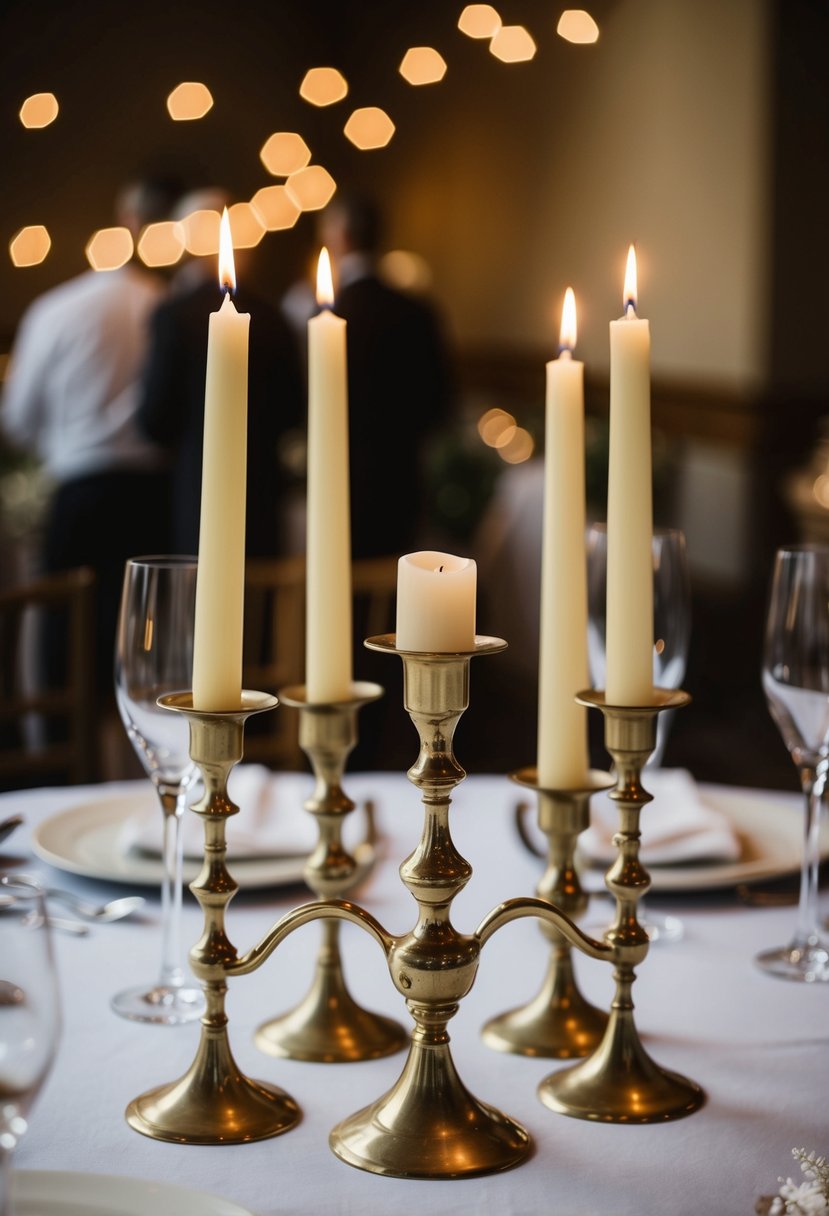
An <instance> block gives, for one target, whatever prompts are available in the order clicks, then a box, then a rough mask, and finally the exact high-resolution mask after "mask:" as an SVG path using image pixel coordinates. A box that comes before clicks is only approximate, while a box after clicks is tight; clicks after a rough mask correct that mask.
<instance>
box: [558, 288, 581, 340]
mask: <svg viewBox="0 0 829 1216" xmlns="http://www.w3.org/2000/svg"><path fill="white" fill-rule="evenodd" d="M577 334H578V327H577V325H576V296H575V292H574V291H573V288H572V287H568V288H567V290H566V291H565V293H564V304H563V305H562V308H561V330H560V336H559V340H558V342H559V349H560V350H562V351H565V350H566V351H568V352H572V351H573V349H574V347H575V345H576V337H577Z"/></svg>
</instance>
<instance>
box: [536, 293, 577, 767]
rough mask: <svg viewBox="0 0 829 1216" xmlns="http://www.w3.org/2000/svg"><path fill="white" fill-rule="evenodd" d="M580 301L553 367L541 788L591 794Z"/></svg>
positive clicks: (567, 301) (570, 306)
mask: <svg viewBox="0 0 829 1216" xmlns="http://www.w3.org/2000/svg"><path fill="white" fill-rule="evenodd" d="M575 344H576V300H575V296H574V294H573V291H572V289H571V288H569V287H568V289H567V292H566V294H565V297H564V308H563V310H562V318H561V339H560V346H561V353H560V355H559V357H558V358H557V359H553V360H551V361H550V362H549V363H548V364H547V395H546V418H545V440H544V518H543V540H542V554H541V617H540V621H541V628H540V648H539V673H538V762H537V767H538V783H539V785H540V786H541V787H542V788H545V789H578V788H581V787H584V785H585V782H586V777H587V771H588V767H589V763H588V751H587V710H586V709H585V708H584V706H581V705H578V704H577V702H576V699H575V698H576V693H578V692H580V691H581V690H582V689H585V688H588V687H589V684H590V682H589V674H588V673H589V668H588V662H587V561H586V554H585V474H584V364H583V363H580V362H578V361H577V360H575V359H574V358H573V356H572V352H573V348H574V347H575Z"/></svg>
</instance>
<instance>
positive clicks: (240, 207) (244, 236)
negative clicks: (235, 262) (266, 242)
mask: <svg viewBox="0 0 829 1216" xmlns="http://www.w3.org/2000/svg"><path fill="white" fill-rule="evenodd" d="M227 218H228V219H229V220H230V235H231V237H232V238H233V247H234V249H253V248H254V246H256V245H258V244H259V242H260V241H261V240H262V237H263V236H264V235H265V225H264V224H263V223H262V220H261V217H260V216H259V215H258V213H257V212H256V211H255V210H254V208H253V207H252V206H251V205H250V203H233V205H232V206H230V207H228V209H227Z"/></svg>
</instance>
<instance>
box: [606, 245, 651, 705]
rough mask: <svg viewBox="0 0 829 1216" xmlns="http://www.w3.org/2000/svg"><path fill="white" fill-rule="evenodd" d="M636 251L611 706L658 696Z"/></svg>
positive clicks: (615, 558) (624, 376)
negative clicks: (654, 658)
mask: <svg viewBox="0 0 829 1216" xmlns="http://www.w3.org/2000/svg"><path fill="white" fill-rule="evenodd" d="M636 295H637V292H636V254H635V252H634V249H633V246H632V245H631V247H630V251H629V253H628V262H627V273H626V275H625V290H624V308H625V312H624V316H623V317H622V318H621V319H619V320H617V321H611V322H610V457H609V465H608V485H607V639H606V646H607V678H606V681H605V682H606V685H607V687H606V689H605V694H606V697H607V701H608V703H609V704H611V705H649V704H650V703H651V702H652V701H653V558H652V543H653V542H652V537H653V499H652V495H653V491H652V477H653V472H652V456H651V386H650V326H649V324H648V322H647V321H644V320H641V319H640V318H638V317H637V315H636Z"/></svg>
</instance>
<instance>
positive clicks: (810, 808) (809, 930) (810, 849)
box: [792, 762, 827, 950]
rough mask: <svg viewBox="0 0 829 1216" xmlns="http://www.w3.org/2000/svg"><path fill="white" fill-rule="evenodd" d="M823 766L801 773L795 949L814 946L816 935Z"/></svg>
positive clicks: (824, 775)
mask: <svg viewBox="0 0 829 1216" xmlns="http://www.w3.org/2000/svg"><path fill="white" fill-rule="evenodd" d="M826 775H827V763H826V762H822V763H821V764H820V765H819V766H818V767H817V769H814V768H811V767H804V768H803V770H802V772H801V781H802V783H803V790H804V792H805V794H806V823H805V828H804V836H803V867H802V869H801V873H800V900H799V903H798V910H797V930H796V936H795V940H794V942H793V943H792V945H793V947H794V948H795V949H802V950H803V949H807V948H808V947H809V946H814V945H817V944H818V942H819V940H820V935H819V932H818V867H819V865H820V814H821V810H822V806H823V793H824V789H825V787H826Z"/></svg>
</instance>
